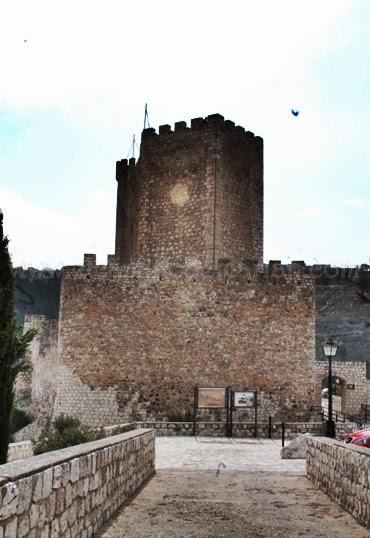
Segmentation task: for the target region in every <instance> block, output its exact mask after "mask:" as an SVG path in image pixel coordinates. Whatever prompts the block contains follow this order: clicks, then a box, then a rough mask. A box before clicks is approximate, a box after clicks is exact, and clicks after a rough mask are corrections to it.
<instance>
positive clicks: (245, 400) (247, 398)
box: [234, 390, 256, 407]
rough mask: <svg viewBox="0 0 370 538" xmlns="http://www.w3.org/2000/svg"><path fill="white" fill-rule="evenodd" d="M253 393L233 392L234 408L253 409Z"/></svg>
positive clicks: (248, 391) (251, 391)
mask: <svg viewBox="0 0 370 538" xmlns="http://www.w3.org/2000/svg"><path fill="white" fill-rule="evenodd" d="M255 394H256V393H255V392H254V391H253V390H247V391H244V392H242V391H235V392H234V407H255V404H256V400H255V397H256V396H255Z"/></svg>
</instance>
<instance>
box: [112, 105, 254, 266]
mask: <svg viewBox="0 0 370 538" xmlns="http://www.w3.org/2000/svg"><path fill="white" fill-rule="evenodd" d="M116 178H117V182H118V195H117V223H116V261H117V262H118V263H119V264H127V263H130V262H133V261H135V260H138V259H141V260H142V261H143V262H144V263H146V264H148V265H154V264H156V263H158V262H159V261H161V260H162V259H165V260H167V261H169V262H170V263H171V264H175V265H176V264H184V263H185V262H186V260H191V259H196V260H197V261H199V262H200V263H201V264H202V265H203V266H206V267H212V266H213V267H215V265H216V263H217V260H218V259H220V258H233V259H239V260H240V259H246V260H250V261H253V262H255V263H257V264H261V263H262V261H263V259H262V256H263V140H262V139H261V138H260V137H258V136H257V137H256V136H254V134H253V133H251V132H246V131H245V129H244V128H243V127H236V126H235V124H234V123H233V122H232V121H228V120H227V121H225V120H224V118H223V116H221V115H220V114H213V115H211V116H208V117H207V118H205V119H203V118H196V119H192V120H191V128H188V127H187V126H186V123H185V122H178V123H176V124H175V129H174V131H172V130H171V127H170V126H169V125H162V126H161V127H159V134H156V132H155V129H151V128H149V129H145V130H144V131H143V133H142V139H141V153H140V158H139V160H138V162H137V164H135V159H130V161H129V162H127V160H122V161H119V162H117V174H116Z"/></svg>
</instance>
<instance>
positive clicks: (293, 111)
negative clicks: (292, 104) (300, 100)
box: [291, 109, 299, 117]
mask: <svg viewBox="0 0 370 538" xmlns="http://www.w3.org/2000/svg"><path fill="white" fill-rule="evenodd" d="M291 113H292V114H293V116H296V117H297V116H298V114H299V110H293V109H292V110H291Z"/></svg>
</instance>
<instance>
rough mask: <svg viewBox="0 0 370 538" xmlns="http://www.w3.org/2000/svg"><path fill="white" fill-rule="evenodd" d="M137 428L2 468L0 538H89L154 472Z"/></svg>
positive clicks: (145, 438)
mask: <svg viewBox="0 0 370 538" xmlns="http://www.w3.org/2000/svg"><path fill="white" fill-rule="evenodd" d="M154 458H155V434H154V431H153V430H148V429H139V430H135V431H133V432H129V433H124V434H121V435H116V436H114V437H109V438H106V439H102V440H99V441H94V442H92V443H85V444H83V445H78V446H75V447H70V448H65V449H63V450H57V451H54V452H49V453H47V454H42V455H40V456H34V457H32V458H29V459H27V460H24V461H18V462H14V463H8V464H6V465H2V466H0V536H1V537H3V536H4V538H5V537H6V538H49V537H51V536H52V537H53V538H57V537H67V536H68V537H74V538H89V537H91V536H93V534H95V533H96V532H97V531H98V529H99V528H100V527H101V526H102V524H103V523H104V522H105V521H107V520H108V519H109V518H110V517H111V516H112V515H113V514H114V512H115V511H116V510H117V509H118V508H119V507H120V506H121V505H122V504H123V503H125V502H126V501H127V500H129V499H130V498H131V497H132V496H133V495H134V494H135V492H136V491H137V490H138V488H140V486H141V485H142V484H143V483H144V482H145V480H147V479H148V478H149V477H150V476H152V475H153V473H154V461H155V460H154Z"/></svg>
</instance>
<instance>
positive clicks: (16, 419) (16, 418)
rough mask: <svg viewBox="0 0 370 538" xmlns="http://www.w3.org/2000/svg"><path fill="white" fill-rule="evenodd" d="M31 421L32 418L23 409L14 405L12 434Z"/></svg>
mask: <svg viewBox="0 0 370 538" xmlns="http://www.w3.org/2000/svg"><path fill="white" fill-rule="evenodd" d="M32 421H33V418H32V417H31V415H29V414H28V413H27V412H26V411H24V409H19V408H18V407H15V408H14V409H13V414H12V434H13V433H16V432H18V431H19V430H21V429H22V428H24V427H25V426H28V424H31V422H32Z"/></svg>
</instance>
